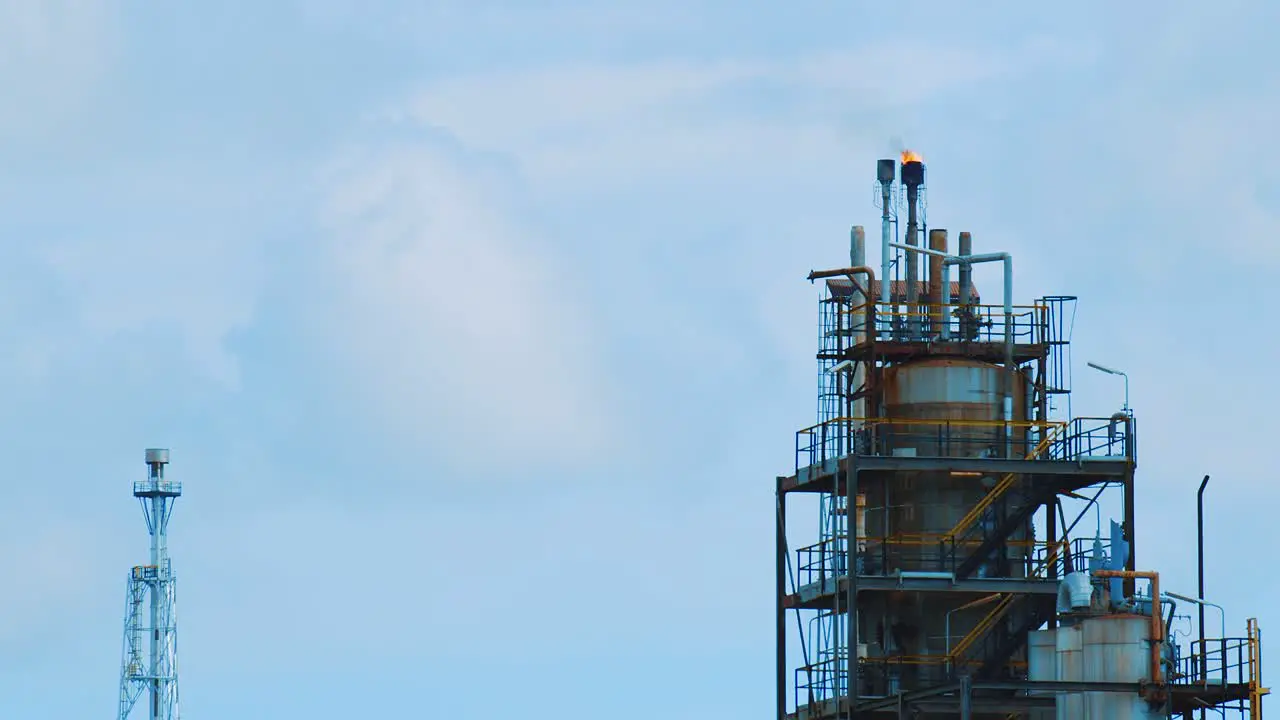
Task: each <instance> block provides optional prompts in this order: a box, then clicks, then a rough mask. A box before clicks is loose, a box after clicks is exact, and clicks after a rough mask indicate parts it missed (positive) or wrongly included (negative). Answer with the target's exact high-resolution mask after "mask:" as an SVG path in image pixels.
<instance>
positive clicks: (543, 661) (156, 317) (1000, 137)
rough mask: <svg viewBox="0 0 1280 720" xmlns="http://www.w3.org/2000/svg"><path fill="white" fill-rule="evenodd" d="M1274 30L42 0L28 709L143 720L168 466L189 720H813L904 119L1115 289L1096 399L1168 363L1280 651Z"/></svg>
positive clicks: (25, 652) (560, 6) (461, 6)
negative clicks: (860, 298) (790, 479)
mask: <svg viewBox="0 0 1280 720" xmlns="http://www.w3.org/2000/svg"><path fill="white" fill-rule="evenodd" d="M1157 10H1158V12H1157ZM1277 14H1280V9H1277V8H1275V7H1264V6H1263V5H1262V4H1261V3H1246V2H1222V3H1216V4H1215V5H1214V7H1213V8H1212V9H1209V8H1208V7H1207V6H1206V7H1204V8H1203V9H1199V8H1190V7H1188V8H1178V9H1169V8H1168V7H1166V6H1165V5H1164V4H1156V3H1133V4H1130V5H1127V6H1126V7H1125V8H1124V9H1115V8H1112V7H1110V6H1109V5H1108V4H1105V3H1074V4H1072V5H1071V6H1070V7H1062V8H1055V9H1054V10H1052V11H1051V12H1050V11H1039V12H1037V11H1034V10H1031V9H1029V8H1027V7H1025V6H1024V5H1022V4H1015V3H989V4H986V5H984V6H983V9H980V10H972V9H946V8H943V7H942V4H934V3H896V4H894V8H893V9H892V10H891V11H890V10H886V9H885V8H884V7H882V6H880V5H873V4H869V3H848V4H836V3H818V2H792V3H787V4H786V5H785V7H784V6H782V5H777V4H767V3H750V2H734V3H729V2H670V1H668V0H652V1H651V2H646V3H630V4H625V5H624V4H621V3H618V4H615V5H613V6H609V5H606V4H604V3H574V2H568V1H567V0H565V1H561V2H541V3H534V2H526V3H517V2H499V1H496V0H495V1H493V2H481V1H474V2H467V3H445V2H430V1H426V2H419V3H391V2H355V1H354V0H352V1H350V2H347V1H344V0H309V1H308V2H301V1H298V2H290V1H285V0H281V1H280V2H275V3H269V4H268V3H249V2H223V3H203V4H200V5H199V6H196V5H191V4H187V5H179V4H174V3H127V4H126V3H105V2H71V1H70V0H45V1H43V2H40V3H35V2H28V1H27V0H0V95H2V96H3V97H5V98H6V102H5V106H6V110H5V112H3V113H0V208H3V210H2V211H0V238H2V239H0V288H3V289H2V290H0V339H2V340H3V343H4V346H5V347H6V348H7V352H5V353H0V370H2V372H0V396H3V397H4V398H5V402H4V403H3V404H2V405H0V430H2V431H3V432H4V434H5V436H6V437H7V439H8V447H9V449H10V451H9V453H8V468H9V473H10V480H9V482H6V483H4V484H3V485H0V487H2V488H3V489H2V490H0V507H2V508H3V510H0V517H2V518H3V522H0V571H2V572H3V573H4V574H5V576H6V577H8V578H9V582H8V585H7V588H8V591H7V592H5V593H4V594H3V596H0V618H4V619H3V620H0V698H4V699H3V701H0V703H3V708H2V709H3V710H4V711H5V712H4V713H3V714H4V715H5V716H6V717H8V716H12V717H24V718H27V717H30V718H38V717H39V718H43V717H49V718H64V717H89V716H92V715H94V714H101V715H107V714H109V713H111V712H113V708H114V701H115V693H116V683H117V681H118V672H119V667H118V663H119V648H120V631H121V622H122V612H123V604H124V603H123V595H124V581H125V577H126V573H127V570H128V568H129V567H130V566H131V565H133V564H134V563H135V562H137V561H139V560H141V559H142V558H143V557H144V556H145V552H146V547H147V541H146V536H145V527H144V525H143V522H142V518H141V513H140V511H139V510H138V508H137V507H136V505H135V504H134V503H133V500H132V498H130V497H129V487H130V485H129V483H130V482H131V481H132V480H133V479H135V478H137V477H140V474H141V473H142V472H143V471H144V468H143V464H142V450H143V448H145V447H149V446H167V447H170V448H172V451H173V465H172V468H171V472H172V474H173V476H174V477H175V478H180V479H182V480H183V481H184V483H185V484H186V496H185V497H184V498H183V499H182V500H181V501H180V504H179V506H178V508H177V512H176V514H175V516H174V520H173V523H172V526H171V527H172V533H173V537H172V541H171V547H172V553H173V557H174V563H175V569H176V571H177V573H178V574H179V578H180V579H179V601H180V617H181V630H180V640H179V646H180V653H181V663H182V680H181V687H182V698H183V709H184V715H185V716H186V717H188V718H201V717H204V718H217V717H236V718H242V719H244V720H252V719H254V718H264V719H265V718H276V717H293V716H299V717H301V716H304V715H305V716H307V717H314V718H347V717H353V716H364V715H373V714H378V713H381V714H387V713H392V712H409V713H412V714H415V715H423V716H436V715H439V716H450V717H457V718H489V717H495V716H498V715H500V714H502V713H507V712H519V713H521V714H524V715H526V716H530V717H551V716H557V717H582V718H587V717H594V716H595V715H597V714H599V712H600V711H601V708H608V709H609V710H608V713H609V714H610V715H611V716H614V717H617V718H621V719H624V720H625V719H626V718H649V717H654V716H656V715H658V714H661V715H662V716H663V717H667V718H685V717H687V718H699V720H706V719H707V718H741V717H765V716H767V715H768V714H769V713H770V712H771V708H772V700H771V697H772V662H773V648H772V641H773V638H772V633H773V622H772V615H771V612H772V607H773V598H772V594H771V593H772V572H773V558H772V550H773V545H772V543H773V537H772V532H773V528H772V519H771V518H772V509H773V505H772V503H773V499H772V492H773V477H774V476H775V475H777V474H779V473H786V472H788V471H789V470H790V469H791V465H792V462H793V458H792V448H793V432H794V431H795V430H796V429H797V428H799V427H802V426H804V425H807V424H810V423H811V422H812V418H813V412H814V391H815V380H814V363H813V360H812V353H813V345H814V335H815V329H814V321H815V317H816V312H815V305H814V300H815V298H816V290H815V288H813V287H811V286H809V284H808V283H806V282H805V281H804V280H803V278H804V275H805V274H806V273H807V272H808V271H809V270H810V269H811V268H814V267H823V266H832V265H837V264H841V263H843V262H844V261H845V260H846V259H847V234H848V227H849V225H850V224H854V223H865V224H866V225H868V226H870V227H872V228H874V225H875V223H876V219H877V211H876V210H875V208H874V207H873V206H872V203H871V184H872V180H873V178H874V175H873V173H874V161H875V160H876V159H877V158H878V157H882V156H886V155H887V154H889V153H891V152H892V151H894V150H895V149H896V148H897V145H896V143H897V142H898V139H901V140H902V141H904V142H906V143H907V144H909V145H910V146H912V147H914V148H916V149H918V150H919V151H920V152H922V153H923V154H924V155H925V157H926V159H927V160H928V162H929V166H930V178H929V179H930V188H931V194H930V206H929V213H930V219H931V223H932V224H933V225H934V226H935V227H944V226H945V227H949V228H952V229H953V232H954V231H958V230H961V229H967V230H971V231H972V232H973V233H974V242H975V247H976V248H978V249H980V250H1008V251H1010V252H1012V253H1013V254H1014V256H1015V258H1016V269H1017V273H1018V276H1017V285H1016V293H1017V296H1018V300H1019V301H1022V302H1025V301H1029V300H1031V299H1032V298H1033V297H1036V296H1039V295H1043V294H1052V293H1067V294H1076V295H1079V296H1080V297H1081V302H1080V306H1079V316H1078V321H1077V328H1076V334H1075V357H1076V368H1075V369H1076V374H1075V379H1076V388H1077V393H1076V398H1075V401H1074V402H1075V409H1076V411H1077V413H1078V414H1090V415H1106V414H1109V413H1110V412H1112V411H1113V410H1114V409H1115V408H1116V407H1117V406H1118V405H1119V404H1120V401H1121V389H1120V387H1119V385H1118V383H1117V382H1115V379H1114V378H1110V377H1107V376H1103V375H1099V374H1096V373H1088V372H1087V371H1086V370H1085V369H1084V367H1083V364H1084V360H1086V359H1091V360H1095V361H1097V362H1101V363H1104V364H1109V365H1113V366H1117V367H1121V368H1123V369H1126V370H1128V371H1129V372H1130V374H1131V375H1132V378H1133V385H1132V389H1133V390H1132V391H1133V405H1134V407H1135V408H1136V411H1137V414H1138V416H1139V418H1140V423H1141V429H1142V430H1141V432H1142V437H1141V463H1142V464H1141V468H1140V479H1141V485H1140V490H1139V502H1140V510H1139V522H1140V529H1139V537H1138V542H1139V548H1138V550H1139V557H1140V564H1141V565H1142V566H1144V567H1154V568H1156V569H1159V570H1161V571H1162V572H1164V573H1165V581H1164V582H1165V585H1166V586H1167V587H1169V588H1170V589H1173V590H1175V591H1181V592H1193V591H1194V587H1195V584H1194V583H1195V566H1194V548H1195V545H1194V520H1195V517H1194V491H1195V487H1196V485H1197V484H1198V482H1199V478H1200V476H1201V475H1203V474H1204V473H1212V474H1213V475H1214V481H1213V484H1212V485H1211V489H1210V492H1209V498H1210V506H1211V510H1210V513H1209V517H1208V520H1207V529H1208V531H1209V533H1210V540H1209V551H1210V572H1209V584H1210V590H1211V593H1210V594H1211V595H1212V596H1213V598H1215V599H1217V600H1218V601H1219V602H1221V603H1222V604H1224V605H1226V606H1227V609H1228V618H1227V619H1228V624H1229V626H1230V627H1229V630H1232V631H1235V630H1238V631H1240V632H1242V631H1243V626H1244V620H1245V618H1246V617H1248V616H1250V615H1257V616H1258V617H1259V618H1260V620H1261V622H1262V625H1263V627H1264V629H1266V628H1269V627H1280V615H1277V614H1276V613H1275V612H1274V611H1273V610H1271V607H1273V606H1274V603H1272V602H1271V598H1273V597H1275V595H1276V593H1277V592H1280V582H1278V581H1277V579H1276V576H1275V574H1274V573H1272V572H1270V571H1269V561H1268V559H1267V556H1266V555H1264V554H1262V553H1263V552H1264V551H1265V547H1266V543H1267V540H1266V538H1267V537H1268V536H1267V535H1266V531H1267V529H1268V527H1269V523H1270V522H1273V521H1274V520H1273V518H1274V514H1273V512H1272V508H1273V507H1274V506H1275V503H1276V500H1277V499H1280V490H1278V489H1277V487H1276V486H1275V484H1274V483H1273V482H1272V478H1273V477H1274V476H1275V475H1276V460H1275V456H1274V454H1273V453H1271V452H1270V449H1271V448H1270V447H1269V445H1270V444H1271V443H1272V442H1273V440H1272V435H1271V425H1272V424H1273V423H1272V417H1271V415H1270V412H1271V410H1272V409H1274V408H1276V407H1280V392H1278V391H1277V384H1276V382H1275V381H1274V378H1273V376H1272V373H1273V372H1274V370H1273V369H1274V367H1275V365H1274V363H1275V358H1276V355H1277V353H1276V351H1277V347H1278V344H1280V341H1278V340H1277V339H1276V334H1275V333H1274V332H1272V331H1271V329H1270V327H1271V325H1273V324H1274V323H1273V322H1272V318H1273V317H1274V316H1275V309H1274V308H1273V307H1272V304H1273V301H1272V296H1273V295H1274V292H1272V291H1271V287H1272V285H1273V284H1274V282H1275V277H1276V273H1277V271H1278V270H1280V250H1278V249H1277V247H1278V246H1277V242H1276V240H1275V239H1274V235H1275V230H1274V229H1275V227H1276V226H1277V217H1276V215H1277V211H1278V208H1280V177H1278V176H1277V173H1276V170H1275V167H1276V163H1277V162H1278V161H1280V143H1278V142H1277V141H1276V139H1275V136H1274V128H1275V127H1276V125H1277V121H1280V117H1278V116H1280V105H1277V104H1276V103H1275V102H1274V99H1273V97H1274V96H1275V95H1276V91H1277V89H1278V88H1277V86H1276V84H1277V82H1278V81H1277V79H1276V76H1275V74H1274V73H1273V72H1271V71H1270V70H1271V68H1272V67H1274V66H1275V63H1276V61H1277V55H1276V50H1275V47H1274V43H1273V42H1271V38H1270V31H1269V28H1273V27H1275V26H1276V25H1275V24H1276V22H1277V20H1280V18H1277V17H1276V16H1277ZM997 272H998V271H996V270H995V269H992V268H984V269H983V270H980V271H979V272H978V273H977V281H978V282H979V283H980V284H983V285H985V286H993V285H994V284H995V283H996V282H998V275H997V274H995V273H997ZM1251 552H1256V553H1258V554H1257V555H1253V556H1251V555H1250V553H1251Z"/></svg>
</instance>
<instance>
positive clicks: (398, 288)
mask: <svg viewBox="0 0 1280 720" xmlns="http://www.w3.org/2000/svg"><path fill="white" fill-rule="evenodd" d="M474 160H475V158H464V157H461V156H459V155H458V154H457V153H456V152H453V151H451V149H449V148H447V147H445V146H444V145H442V144H440V143H437V142H433V141H430V140H422V141H408V142H403V143H395V144H387V145H378V146H367V147H361V148H358V149H356V150H354V151H353V152H352V153H350V154H349V155H348V156H347V157H345V158H344V159H342V160H341V161H339V162H338V163H337V164H336V165H335V166H334V167H333V168H331V170H330V173H329V179H328V181H327V182H328V189H329V195H328V198H329V200H328V205H327V207H326V208H325V221H326V224H327V228H328V230H329V231H330V233H331V234H330V240H329V242H328V243H326V244H325V246H324V248H325V252H326V253H327V260H328V261H330V263H331V267H332V270H333V272H334V274H335V277H336V281H337V284H338V288H339V295H340V298H341V299H340V300H338V302H337V304H336V306H335V308H334V310H333V317H332V318H331V319H329V320H328V321H327V323H328V325H329V327H330V329H331V330H332V339H333V341H334V342H335V344H336V345H337V346H338V349H339V350H340V352H341V354H342V355H343V356H344V357H345V358H346V359H347V360H348V361H350V362H351V363H352V367H353V368H354V369H355V372H356V374H357V377H356V382H357V387H358V388H359V389H360V390H362V391H364V392H367V393H368V394H369V395H370V396H371V397H372V399H373V400H374V401H375V404H376V405H377V406H378V407H379V408H380V409H381V410H383V411H384V412H385V413H387V414H388V415H387V416H388V417H390V418H392V419H393V420H394V422H395V423H396V424H397V425H398V426H399V427H400V428H402V430H403V431H405V432H407V433H408V434H410V435H412V436H415V437H418V438H421V439H422V440H423V441H427V440H428V439H430V440H429V444H430V445H431V446H432V447H433V449H434V450H436V451H439V452H443V453H445V454H453V455H454V456H455V458H454V459H456V460H466V461H471V462H477V461H479V462H488V461H493V460H496V459H498V458H499V457H501V456H508V457H510V455H509V454H510V453H518V454H519V456H520V457H522V458H523V459H525V460H554V461H573V460H574V459H585V458H589V457H591V455H592V453H593V452H595V451H597V450H599V449H600V448H601V443H603V442H605V440H606V438H607V436H608V433H609V423H610V421H611V418H610V417H609V416H608V413H607V412H606V409H605V404H606V403H607V398H606V396H605V394H604V393H605V391H606V388H605V387H604V384H603V382H602V381H601V378H600V374H601V368H599V367H598V365H597V364H596V363H594V362H593V359H592V351H593V349H592V338H591V335H590V329H589V325H588V322H589V315H590V314H589V307H590V298H583V297H577V296H576V295H575V293H574V291H573V290H572V287H573V282H572V278H571V277H568V276H566V275H565V274H564V273H563V272H562V270H561V269H560V267H559V266H558V264H557V263H556V261H555V259H554V258H553V257H552V256H551V255H550V254H549V252H548V249H547V247H546V246H544V245H542V244H540V243H539V237H538V233H537V231H536V230H532V229H531V227H530V225H529V224H528V223H526V222H524V221H522V219H521V218H520V216H519V214H518V213H517V212H516V211H515V210H514V209H513V206H512V204H511V203H512V198H511V196H509V195H505V194H504V189H503V184H502V183H501V182H500V180H499V178H498V176H495V175H494V174H492V173H488V172H486V171H485V170H483V168H477V167H476V164H475V163H474ZM487 472H488V473H490V474H500V473H502V470H501V468H500V467H499V466H495V465H490V466H489V470H488V471H487Z"/></svg>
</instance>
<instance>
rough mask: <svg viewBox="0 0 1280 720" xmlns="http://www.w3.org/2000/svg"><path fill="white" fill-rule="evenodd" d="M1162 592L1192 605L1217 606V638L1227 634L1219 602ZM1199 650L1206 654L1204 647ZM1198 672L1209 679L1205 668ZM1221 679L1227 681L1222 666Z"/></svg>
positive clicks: (1225, 618) (1223, 614)
mask: <svg viewBox="0 0 1280 720" xmlns="http://www.w3.org/2000/svg"><path fill="white" fill-rule="evenodd" d="M1163 594H1164V595H1165V596H1166V597H1171V598H1173V599H1175V600H1181V601H1183V602H1189V603H1191V604H1193V605H1203V606H1204V607H1211V608H1217V610H1218V618H1219V621H1220V623H1221V626H1220V630H1219V631H1218V632H1219V634H1218V639H1222V638H1225V637H1226V636H1227V611H1226V610H1223V609H1222V606H1221V605H1219V604H1217V603H1211V602H1209V601H1208V600H1199V599H1196V598H1193V597H1187V596H1186V595H1179V594H1178V593H1174V592H1167V591H1166V592H1165V593H1163ZM1200 651H1201V652H1202V653H1204V654H1205V655H1208V652H1206V650H1205V648H1200ZM1200 672H1201V673H1204V676H1205V681H1206V682H1207V681H1208V679H1209V677H1208V673H1207V672H1205V668H1200ZM1222 681H1223V682H1224V683H1225V682H1226V681H1227V678H1226V668H1223V678H1222Z"/></svg>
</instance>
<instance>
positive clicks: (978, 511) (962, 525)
mask: <svg viewBox="0 0 1280 720" xmlns="http://www.w3.org/2000/svg"><path fill="white" fill-rule="evenodd" d="M1061 427H1062V426H1061V425H1059V426H1057V427H1054V428H1053V429H1051V430H1050V431H1049V432H1048V433H1046V434H1045V436H1044V437H1043V438H1041V440H1040V442H1039V443H1038V444H1037V445H1036V447H1035V449H1034V450H1032V451H1031V452H1030V453H1029V454H1028V455H1027V457H1026V459H1027V460H1032V459H1034V458H1035V457H1036V456H1037V455H1040V454H1041V453H1043V452H1044V451H1045V450H1047V449H1048V448H1049V446H1050V445H1052V444H1053V442H1054V440H1056V439H1057V437H1058V430H1059V429H1060V428H1061ZM1017 476H1018V474H1017V473H1009V474H1007V475H1005V476H1004V477H1003V478H1001V480H1000V482H999V483H997V484H996V486H995V487H993V488H991V491H990V492H988V493H987V494H986V495H984V496H983V497H982V499H981V500H979V501H978V503H977V504H976V505H974V506H973V507H972V508H971V509H970V510H969V512H968V513H967V514H966V515H965V516H964V517H963V518H961V519H960V522H958V523H956V526H955V527H953V528H951V531H950V532H948V533H947V534H946V537H947V539H949V540H951V541H954V540H955V538H956V536H957V535H959V534H960V533H962V532H964V531H965V530H968V529H969V526H970V525H972V524H973V523H975V522H977V521H978V518H980V517H982V513H984V512H986V510H987V508H989V507H991V505H992V503H994V502H995V501H996V500H998V499H999V498H1000V496H1001V495H1003V494H1004V493H1005V491H1006V490H1008V489H1009V488H1011V487H1013V483H1014V480H1015V479H1016V478H1017Z"/></svg>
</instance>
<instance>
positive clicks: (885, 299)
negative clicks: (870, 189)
mask: <svg viewBox="0 0 1280 720" xmlns="http://www.w3.org/2000/svg"><path fill="white" fill-rule="evenodd" d="M892 182H893V181H892V180H890V181H889V182H885V183H881V184H880V200H881V203H882V204H881V207H882V208H883V210H882V211H881V213H880V302H881V303H882V304H884V305H888V304H889V300H890V299H891V298H890V295H889V291H890V287H889V263H890V260H891V259H892V258H891V257H890V255H889V243H891V242H893V236H892V229H891V228H890V226H889V203H890V202H891V201H892V197H893V193H892V190H891V188H892V187H893V186H892Z"/></svg>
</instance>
